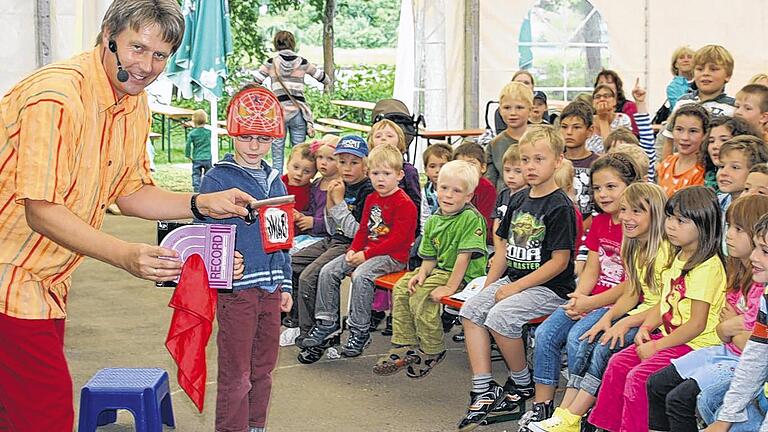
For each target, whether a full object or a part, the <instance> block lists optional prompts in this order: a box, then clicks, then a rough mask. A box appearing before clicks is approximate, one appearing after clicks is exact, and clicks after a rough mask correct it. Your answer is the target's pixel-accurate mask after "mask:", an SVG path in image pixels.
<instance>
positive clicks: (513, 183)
mask: <svg viewBox="0 0 768 432" xmlns="http://www.w3.org/2000/svg"><path fill="white" fill-rule="evenodd" d="M502 162H503V164H504V172H503V173H502V178H503V179H504V186H505V187H504V189H502V190H501V192H499V195H498V197H496V205H495V207H494V208H493V213H491V221H493V225H492V227H491V235H492V234H493V233H494V232H496V230H497V229H498V228H499V223H500V221H501V219H503V218H504V214H505V213H506V212H507V203H509V198H510V197H511V196H512V195H514V194H515V193H517V192H519V191H521V190H523V189H525V187H526V186H528V183H526V181H525V177H524V176H523V168H522V167H521V165H520V150H519V149H518V147H517V144H512V145H511V146H509V148H508V149H507V151H505V152H504V157H503V158H502ZM495 246H496V245H494V250H495Z"/></svg>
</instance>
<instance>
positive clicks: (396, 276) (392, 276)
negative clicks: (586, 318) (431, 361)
mask: <svg viewBox="0 0 768 432" xmlns="http://www.w3.org/2000/svg"><path fill="white" fill-rule="evenodd" d="M406 273H408V272H407V271H405V270H403V271H399V272H396V273H389V274H385V275H384V276H381V277H379V278H377V279H376V281H374V284H375V285H376V287H377V288H381V289H385V290H389V291H391V290H392V289H393V288H394V287H395V284H396V283H397V281H399V280H400V278H402V277H403V276H404V275H405V274H406ZM440 303H442V304H444V305H445V306H448V307H450V308H453V309H456V310H459V309H461V305H463V304H464V302H463V301H461V300H456V299H454V298H451V297H450V296H445V297H443V298H442V299H440ZM548 316H549V315H545V316H542V317H539V318H534V319H532V320H530V321H528V325H538V324H541V323H542V322H544V320H545V319H547V317H548Z"/></svg>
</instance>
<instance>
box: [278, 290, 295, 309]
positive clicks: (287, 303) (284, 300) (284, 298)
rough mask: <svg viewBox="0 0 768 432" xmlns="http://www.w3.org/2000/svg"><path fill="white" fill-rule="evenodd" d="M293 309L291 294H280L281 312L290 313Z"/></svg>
mask: <svg viewBox="0 0 768 432" xmlns="http://www.w3.org/2000/svg"><path fill="white" fill-rule="evenodd" d="M292 307H293V297H292V296H291V293H287V292H281V293H280V312H290V311H291V308H292Z"/></svg>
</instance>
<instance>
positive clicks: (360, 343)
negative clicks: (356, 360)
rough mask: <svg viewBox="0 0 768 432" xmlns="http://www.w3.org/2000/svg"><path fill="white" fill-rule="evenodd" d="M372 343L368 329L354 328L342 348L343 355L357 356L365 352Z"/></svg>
mask: <svg viewBox="0 0 768 432" xmlns="http://www.w3.org/2000/svg"><path fill="white" fill-rule="evenodd" d="M370 344H371V334H370V333H368V332H367V331H362V332H361V331H355V330H353V331H352V332H350V334H349V339H347V343H345V344H344V346H343V347H342V348H341V355H343V356H344V357H357V356H359V355H360V354H362V353H363V350H364V349H366V348H367V347H368V345H370Z"/></svg>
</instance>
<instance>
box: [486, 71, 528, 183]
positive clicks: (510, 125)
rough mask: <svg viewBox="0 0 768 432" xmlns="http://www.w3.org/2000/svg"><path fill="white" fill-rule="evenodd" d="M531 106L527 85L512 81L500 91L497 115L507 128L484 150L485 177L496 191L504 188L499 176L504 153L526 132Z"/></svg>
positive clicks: (502, 180)
mask: <svg viewBox="0 0 768 432" xmlns="http://www.w3.org/2000/svg"><path fill="white" fill-rule="evenodd" d="M532 106H533V91H532V90H531V88H530V87H528V86H527V85H525V84H523V83H519V82H516V81H512V82H511V83H509V84H507V85H505V86H504V88H502V89H501V94H500V95H499V114H500V115H501V118H502V120H503V121H504V123H505V124H506V125H507V128H506V129H504V131H503V132H502V133H500V134H499V135H498V136H496V138H494V139H492V140H491V142H490V143H489V144H488V146H487V147H486V148H485V153H486V156H485V161H484V163H487V164H488V168H487V170H486V172H485V176H486V177H487V178H488V180H490V181H491V183H493V185H494V186H495V187H496V190H501V189H503V188H504V179H503V177H502V175H501V170H502V166H503V161H502V158H503V157H504V152H506V151H507V149H508V148H509V146H511V145H512V144H517V143H518V141H520V138H521V137H522V136H523V134H524V133H525V131H526V130H528V117H530V115H531V107H532Z"/></svg>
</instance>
